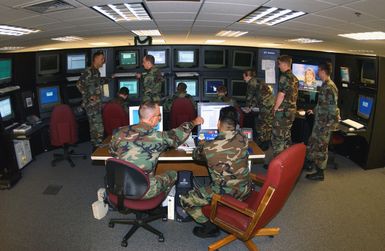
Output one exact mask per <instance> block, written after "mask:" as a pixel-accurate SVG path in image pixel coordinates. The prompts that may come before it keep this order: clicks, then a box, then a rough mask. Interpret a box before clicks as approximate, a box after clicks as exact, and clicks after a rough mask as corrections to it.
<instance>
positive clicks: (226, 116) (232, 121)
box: [219, 106, 238, 131]
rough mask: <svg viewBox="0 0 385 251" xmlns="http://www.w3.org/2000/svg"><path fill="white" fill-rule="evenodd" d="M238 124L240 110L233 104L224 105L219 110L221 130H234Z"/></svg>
mask: <svg viewBox="0 0 385 251" xmlns="http://www.w3.org/2000/svg"><path fill="white" fill-rule="evenodd" d="M237 124H238V112H237V110H236V109H235V108H234V107H233V106H227V107H223V108H222V109H221V111H220V112H219V127H220V131H234V130H235V129H236V127H237Z"/></svg>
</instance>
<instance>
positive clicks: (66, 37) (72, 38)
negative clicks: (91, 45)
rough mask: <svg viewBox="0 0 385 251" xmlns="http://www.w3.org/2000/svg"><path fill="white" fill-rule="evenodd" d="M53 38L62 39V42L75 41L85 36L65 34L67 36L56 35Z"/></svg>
mask: <svg viewBox="0 0 385 251" xmlns="http://www.w3.org/2000/svg"><path fill="white" fill-rule="evenodd" d="M51 40H55V41H62V42H73V41H80V40H83V38H82V37H77V36H65V37H54V38H51Z"/></svg>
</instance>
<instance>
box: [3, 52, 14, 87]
mask: <svg viewBox="0 0 385 251" xmlns="http://www.w3.org/2000/svg"><path fill="white" fill-rule="evenodd" d="M11 79H12V59H10V58H1V59H0V84H1V83H9V82H11Z"/></svg>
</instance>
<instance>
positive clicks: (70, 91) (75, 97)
mask: <svg viewBox="0 0 385 251" xmlns="http://www.w3.org/2000/svg"><path fill="white" fill-rule="evenodd" d="M66 92H67V94H66V96H67V99H68V103H69V104H70V105H72V106H74V105H80V104H81V102H82V94H81V93H80V91H79V89H78V88H77V86H76V84H75V83H73V82H72V83H69V84H68V85H67V88H66Z"/></svg>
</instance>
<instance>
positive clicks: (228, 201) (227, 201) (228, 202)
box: [210, 194, 254, 222]
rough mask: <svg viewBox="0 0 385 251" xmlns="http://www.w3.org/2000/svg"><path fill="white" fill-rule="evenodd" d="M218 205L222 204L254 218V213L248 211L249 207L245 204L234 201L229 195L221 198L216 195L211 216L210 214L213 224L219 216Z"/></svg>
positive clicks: (212, 202) (213, 199) (212, 201)
mask: <svg viewBox="0 0 385 251" xmlns="http://www.w3.org/2000/svg"><path fill="white" fill-rule="evenodd" d="M218 203H219V204H221V205H222V206H225V207H228V208H231V209H233V210H235V211H238V212H240V213H241V214H244V215H247V216H249V217H253V216H254V211H252V210H250V209H248V208H247V207H248V205H247V204H246V203H245V202H242V201H239V200H237V199H234V198H232V197H231V196H228V195H223V196H220V195H219V194H214V196H213V197H212V200H211V214H210V220H211V221H213V222H214V220H215V218H216V215H217V207H218Z"/></svg>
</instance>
